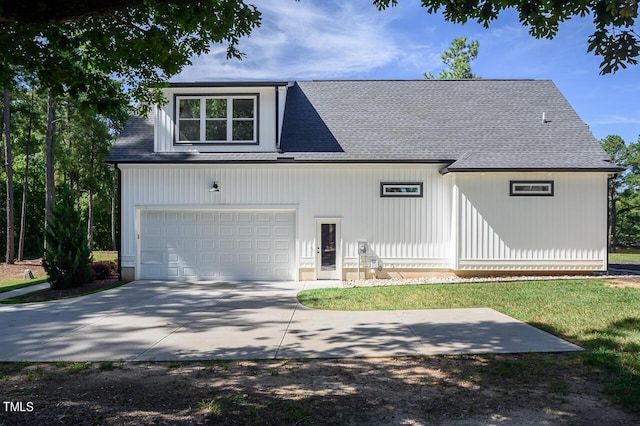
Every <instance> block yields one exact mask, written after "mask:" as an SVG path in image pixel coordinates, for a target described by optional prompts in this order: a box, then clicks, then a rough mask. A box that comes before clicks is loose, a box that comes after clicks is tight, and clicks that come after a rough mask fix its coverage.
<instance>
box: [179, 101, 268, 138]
mask: <svg viewBox="0 0 640 426" xmlns="http://www.w3.org/2000/svg"><path fill="white" fill-rule="evenodd" d="M184 99H199V100H200V118H199V119H197V120H200V139H199V140H180V120H181V118H180V101H181V100H184ZM207 99H226V100H227V117H226V118H225V119H224V120H226V123H227V138H226V140H206V139H204V138H205V135H206V126H207V120H209V121H212V120H213V121H216V119H212V118H207V117H206V101H207ZM236 99H251V100H253V118H233V101H234V100H236ZM258 99H259V95H258V94H253V93H251V94H228V95H227V94H224V95H175V98H174V103H175V107H174V117H175V141H174V143H175V144H176V145H190V144H198V145H205V144H210V145H257V144H258V143H259V142H258V108H259V100H258ZM182 120H189V119H188V118H187V119H184V118H183V119H182ZM194 120H196V119H195V118H194ZM218 120H223V119H218ZM234 121H251V122H253V139H251V140H233V122H234Z"/></svg>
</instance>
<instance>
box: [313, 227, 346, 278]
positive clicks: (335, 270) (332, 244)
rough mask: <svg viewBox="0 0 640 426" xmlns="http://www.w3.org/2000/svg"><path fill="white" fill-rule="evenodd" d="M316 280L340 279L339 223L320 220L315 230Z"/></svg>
mask: <svg viewBox="0 0 640 426" xmlns="http://www.w3.org/2000/svg"><path fill="white" fill-rule="evenodd" d="M316 279H318V280H339V279H342V250H341V241H340V222H339V221H337V220H321V221H318V223H317V230H316Z"/></svg>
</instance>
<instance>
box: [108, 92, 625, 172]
mask: <svg viewBox="0 0 640 426" xmlns="http://www.w3.org/2000/svg"><path fill="white" fill-rule="evenodd" d="M543 113H544V114H545V118H546V120H545V121H543ZM281 150H282V152H281V153H275V152H274V153H153V123H152V122H151V121H150V120H145V119H141V118H132V120H131V121H130V122H129V124H128V125H127V127H126V128H125V130H124V131H123V132H122V134H121V136H120V138H119V139H118V141H117V142H116V144H115V146H114V148H113V149H112V151H111V153H110V155H109V158H108V161H111V162H156V161H157V162H165V161H166V162H181V161H205V162H207V161H209V162H216V161H276V159H277V158H278V157H283V156H286V157H294V158H295V161H308V162H351V161H354V162H355V161H357V162H360V161H363V162H368V161H372V162H386V161H389V162H395V161H397V162H405V161H406V162H410V161H417V162H445V163H447V164H449V165H448V167H447V170H448V171H451V172H453V171H469V170H501V169H522V170H542V169H578V170H611V171H614V170H617V168H616V167H615V166H614V165H613V164H612V163H611V162H610V161H609V158H608V156H607V154H606V153H605V152H604V150H603V149H602V148H601V147H600V144H599V143H598V141H597V140H596V139H595V138H594V137H593V135H592V134H591V132H590V131H589V129H588V127H587V125H586V124H585V123H584V122H583V121H582V120H581V119H580V118H579V117H578V115H577V114H576V112H575V111H574V110H573V108H572V107H571V106H570V105H569V103H568V102H567V101H566V99H565V98H564V97H563V96H562V94H561V93H560V92H559V91H558V89H557V88H556V86H555V85H554V84H553V82H551V81H548V80H364V81H363V80H356V81H352V80H332V81H306V82H297V83H295V84H294V85H293V86H292V87H290V88H289V89H288V92H287V100H286V109H285V114H284V120H283V128H282V137H281Z"/></svg>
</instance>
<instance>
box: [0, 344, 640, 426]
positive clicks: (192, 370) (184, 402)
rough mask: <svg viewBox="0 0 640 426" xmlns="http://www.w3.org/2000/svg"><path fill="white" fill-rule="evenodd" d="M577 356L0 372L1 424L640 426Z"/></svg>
mask: <svg viewBox="0 0 640 426" xmlns="http://www.w3.org/2000/svg"><path fill="white" fill-rule="evenodd" d="M579 357H580V355H579V354H525V355H495V356H494V355H489V356H434V357H407V358H405V357H403V358H368V359H335V360H288V361H287V360H277V361H210V362H197V363H179V362H171V363H102V364H98V363H94V364H89V363H87V364H84V363H57V364H31V365H27V364H0V371H1V372H2V373H1V379H0V394H2V395H3V399H4V401H9V402H13V403H14V405H13V406H14V407H18V405H17V403H21V405H20V407H23V408H24V409H23V410H22V412H12V411H10V410H9V411H7V410H6V403H5V407H0V424H3V425H4V424H6V425H33V424H39V425H93V424H117V425H168V424H172V425H174V424H176V425H192V424H216V425H218V424H222V425H238V424H268V425H304V424H322V425H346V424H363V425H400V424H402V425H423V424H432V425H443V424H456V425H481V424H500V425H502V424H509V425H515V424H517V425H539V424H566V425H583V424H584V425H591V424H616V425H632V424H638V423H640V416H639V415H638V414H637V413H635V414H634V413H630V412H625V411H624V410H622V409H621V408H619V407H616V406H614V405H612V404H611V403H610V402H608V400H607V398H606V396H605V395H604V394H603V391H602V386H601V385H600V383H599V380H598V377H597V374H598V373H596V372H593V371H592V370H588V369H587V368H585V367H584V366H583V365H582V363H581V362H580V359H579ZM3 409H4V412H3V411H2V410H3ZM29 410H30V411H29Z"/></svg>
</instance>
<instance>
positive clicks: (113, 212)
mask: <svg viewBox="0 0 640 426" xmlns="http://www.w3.org/2000/svg"><path fill="white" fill-rule="evenodd" d="M117 194H118V174H117V173H114V174H113V190H112V191H111V250H113V251H117V250H118V245H117V243H116V235H117V234H116V196H117Z"/></svg>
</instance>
